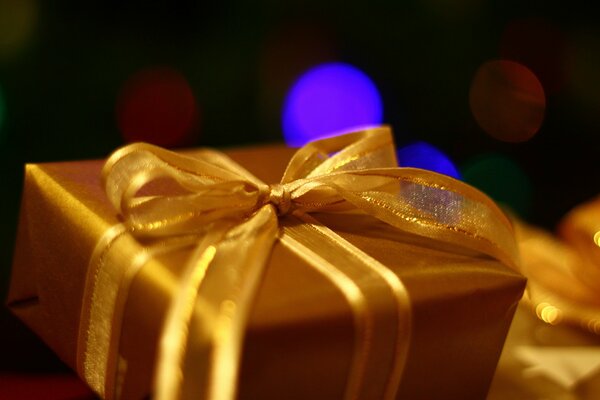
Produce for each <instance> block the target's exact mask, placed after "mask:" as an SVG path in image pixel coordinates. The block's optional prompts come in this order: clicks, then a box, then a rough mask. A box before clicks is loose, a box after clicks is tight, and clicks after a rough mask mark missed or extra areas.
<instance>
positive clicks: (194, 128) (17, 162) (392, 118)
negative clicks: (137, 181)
mask: <svg viewBox="0 0 600 400" xmlns="http://www.w3.org/2000/svg"><path fill="white" fill-rule="evenodd" d="M598 21H599V19H598V15H597V14H596V13H593V12H592V11H591V10H589V9H588V8H586V7H585V3H584V2H583V1H581V2H577V1H575V2H573V1H571V2H564V1H529V2H523V1H516V0H502V1H501V0H496V1H492V0H406V1H391V0H388V1H383V0H381V1H376V0H371V1H369V2H366V1H356V0H346V1H343V2H342V1H329V2H325V1H310V0H304V1H300V0H295V1H285V2H281V1H273V0H263V1H254V2H243V1H223V2H218V1H213V2H196V1H191V0H188V1H170V2H148V1H141V0H130V1H116V0H105V1H102V2H97V1H88V2H76V1H60V2H56V1H40V0H0V179H1V184H2V188H1V194H2V195H1V196H0V218H1V222H2V223H1V225H0V294H2V296H3V297H4V294H5V293H6V286H7V284H8V278H9V275H10V263H11V258H12V248H13V244H14V237H15V230H16V221H17V216H18V210H19V201H20V195H21V186H22V178H23V164H24V163H26V162H49V161H58V160H75V159H87V158H103V157H106V156H107V155H108V154H109V153H110V152H111V151H112V150H113V149H115V148H116V147H118V146H120V145H122V144H124V143H127V142H130V141H140V140H143V141H148V142H153V143H157V144H160V145H163V146H166V147H170V148H179V147H190V146H215V147H221V148H224V147H232V146H245V145H257V144H261V143H272V142H283V141H286V142H287V143H288V144H290V145H294V146H298V145H301V144H303V143H304V142H306V140H309V139H310V138H315V137H318V136H322V135H327V134H331V133H332V132H339V131H343V130H347V129H351V128H353V127H355V126H360V125H368V124H377V123H387V124H390V125H391V126H392V127H393V129H394V133H395V138H396V143H397V145H398V155H399V160H400V163H401V165H407V166H418V167H424V168H430V169H433V170H436V171H439V172H442V173H446V174H449V175H452V176H454V177H457V178H459V179H462V180H464V181H466V182H468V183H471V184H473V185H475V186H477V187H479V188H480V189H482V190H484V191H485V192H487V193H488V194H490V195H491V196H492V197H493V198H495V199H496V200H498V201H499V202H500V203H502V204H504V205H505V206H507V207H509V208H511V209H512V210H513V211H514V212H515V213H517V214H518V215H520V216H521V217H523V218H525V219H526V220H528V221H530V222H532V223H534V224H537V225H540V226H542V227H545V228H547V229H552V228H553V227H554V226H555V225H556V223H557V222H558V221H559V219H560V218H561V216H563V215H564V214H565V213H566V212H567V211H568V210H569V209H570V208H572V207H573V206H575V205H576V204H578V203H580V202H582V201H584V200H586V199H589V198H591V197H593V196H595V195H596V194H598V192H600V184H598V182H597V177H598V176H599V175H600V164H599V163H598V162H597V152H598V149H599V145H600V135H599V134H598V131H599V128H600V26H599V23H598ZM0 315H1V317H0V321H2V329H3V330H4V335H5V336H6V335H8V337H9V338H12V339H11V340H13V339H14V340H15V341H23V340H29V339H28V336H27V335H28V334H27V333H26V332H25V331H24V330H23V329H21V328H20V326H19V325H18V323H17V322H15V321H14V320H13V318H12V317H10V316H8V314H7V313H6V312H5V311H2V312H1V313H0ZM5 327H6V328H5ZM24 338H25V339H24ZM15 343H16V342H15ZM32 343H33V341H32ZM3 347H4V344H3ZM19 351H20V350H19ZM30 351H31V353H32V354H34V353H35V354H37V352H42V353H43V352H44V351H45V350H44V349H42V348H41V347H40V348H39V349H38V348H36V347H33V348H31V349H30ZM32 357H33V356H32ZM36 357H38V359H39V356H36ZM48 357H49V359H51V357H50V356H48ZM53 362H54V361H49V363H50V364H51V365H52V363H53ZM40 365H42V366H41V367H40V368H44V364H43V363H41V364H40ZM0 366H2V367H3V368H4V369H8V368H13V369H14V368H18V367H19V366H22V367H23V368H30V367H31V358H30V359H28V358H27V357H23V356H19V357H16V356H12V357H11V356H7V357H2V361H0Z"/></svg>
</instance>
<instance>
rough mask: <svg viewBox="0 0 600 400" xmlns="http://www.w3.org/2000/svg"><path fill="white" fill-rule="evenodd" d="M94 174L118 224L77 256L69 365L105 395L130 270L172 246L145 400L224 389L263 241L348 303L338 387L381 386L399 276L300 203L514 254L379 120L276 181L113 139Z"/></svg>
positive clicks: (484, 206)
mask: <svg viewBox="0 0 600 400" xmlns="http://www.w3.org/2000/svg"><path fill="white" fill-rule="evenodd" d="M103 179H104V183H105V189H106V193H107V195H108V198H109V200H110V202H111V203H112V205H113V206H114V207H115V209H116V210H117V211H118V213H119V214H120V215H121V221H122V223H121V224H116V225H112V226H110V227H107V228H104V232H103V234H102V235H101V238H100V240H98V241H97V244H96V248H95V250H94V252H93V255H92V257H91V259H90V261H89V268H88V271H87V281H86V283H85V287H84V290H83V306H82V308H81V316H80V323H79V338H78V341H77V368H78V371H79V372H80V374H81V375H82V376H83V377H84V378H85V379H86V381H87V382H88V383H89V384H90V385H91V386H92V388H94V390H95V391H96V392H97V393H98V394H100V395H101V396H103V397H105V398H119V397H120V394H121V389H122V387H123V380H124V379H126V377H127V376H128V375H127V368H128V365H127V362H126V357H123V355H122V354H120V349H122V346H121V344H120V343H119V341H120V338H121V331H122V330H123V329H126V328H127V320H128V318H127V315H126V314H127V307H126V305H127V303H128V301H130V299H128V294H129V293H130V291H131V290H135V285H136V276H137V275H139V274H140V271H142V270H143V269H148V268H152V264H153V263H154V262H155V260H156V259H157V258H158V259H159V258H160V257H164V256H167V257H173V254H177V253H178V252H179V251H180V250H182V249H185V251H186V252H187V253H188V254H191V256H186V259H185V260H184V261H185V262H183V263H182V264H181V268H182V271H181V274H180V278H179V279H176V280H173V279H171V280H169V279H164V282H170V283H169V285H171V286H172V287H170V288H169V289H168V291H170V292H172V293H174V294H175V295H174V297H173V299H172V300H171V301H170V305H169V306H168V311H167V316H166V322H165V325H164V328H163V331H162V333H161V334H160V335H159V336H160V341H161V343H160V350H159V355H158V361H157V363H156V365H157V367H156V371H155V389H154V396H155V397H156V398H159V399H171V398H175V399H177V398H207V399H232V398H235V396H236V382H237V380H238V369H239V364H240V357H241V351H242V347H241V346H242V344H243V336H244V332H245V327H246V325H247V323H248V318H249V314H250V312H251V306H252V304H253V302H254V299H255V298H256V295H257V290H258V287H259V284H260V282H261V279H262V277H263V275H264V273H265V271H264V269H265V266H266V265H267V260H268V259H269V257H270V253H271V248H272V246H273V245H274V244H275V243H276V242H277V243H278V245H280V246H283V247H285V248H286V249H288V250H289V251H290V252H291V253H293V254H296V255H297V256H298V257H299V258H301V259H303V260H304V261H305V262H306V263H307V264H308V265H310V266H311V267H313V268H314V269H315V270H316V271H317V272H318V273H319V274H321V275H323V276H324V277H325V278H326V279H327V280H329V281H330V282H331V284H332V285H333V286H335V287H336V288H337V290H339V292H340V293H341V294H342V296H343V298H344V299H345V301H346V302H347V303H348V304H349V306H350V309H351V311H352V321H353V322H352V324H353V329H354V346H353V355H352V359H351V362H350V367H349V370H348V376H347V381H346V385H345V386H346V387H345V390H344V397H345V398H348V399H350V398H374V396H376V397H383V398H387V399H393V398H396V395H397V391H398V387H399V385H400V381H401V378H402V374H403V368H404V366H405V361H406V358H407V352H408V346H409V343H410V340H411V330H412V322H411V318H412V316H411V312H412V311H411V304H410V299H409V297H408V293H407V291H406V288H405V285H404V283H403V282H402V281H401V280H400V279H399V278H398V275H397V274H395V273H392V272H391V271H390V270H389V268H387V267H386V266H385V265H383V264H382V263H381V262H379V261H377V260H376V259H374V258H372V257H371V256H369V255H368V254H366V253H365V252H363V251H361V250H360V249H359V248H357V247H355V246H354V245H353V244H351V243H350V242H348V241H347V240H345V239H344V238H343V237H342V236H340V235H338V234H337V233H335V232H334V231H332V230H331V229H329V228H327V227H326V226H325V225H324V224H322V223H321V222H320V221H319V220H318V219H315V218H314V217H313V216H311V214H313V213H318V215H339V216H341V217H342V218H341V220H343V219H344V218H347V219H348V221H351V220H353V219H354V218H357V217H361V216H365V217H368V218H375V219H376V220H379V221H380V222H381V223H383V224H385V225H386V226H387V227H388V228H386V229H384V230H389V231H390V232H392V233H391V234H390V235H397V236H398V237H404V238H406V237H407V236H408V237H411V236H412V237H415V238H417V239H416V240H420V241H426V242H427V241H428V242H429V243H430V246H433V247H437V248H440V249H443V250H444V251H451V252H455V253H456V254H463V255H464V254H471V255H475V256H476V255H479V257H489V258H492V259H495V260H499V261H500V262H501V263H503V264H504V265H506V266H509V267H512V268H515V267H516V265H517V255H516V247H515V243H514V238H513V232H512V226H511V224H510V222H509V221H508V219H507V218H506V217H505V216H504V214H503V213H502V212H501V211H500V210H499V209H498V208H497V207H496V206H495V204H494V203H493V202H492V201H491V200H489V199H488V198H487V197H486V196H484V195H482V194H481V193H480V192H478V191H476V190H475V189H473V188H471V187H469V186H468V185H465V184H462V183H461V182H458V181H456V180H453V179H451V178H448V177H446V176H442V175H438V174H435V173H432V172H427V171H423V170H417V169H410V168H398V167H397V166H396V160H395V151H394V145H393V142H392V136H391V132H390V131H389V129H388V128H387V127H380V128H374V129H369V130H365V131H361V132H356V133H353V134H349V135H344V136H339V137H335V138H331V139H324V140H320V141H317V142H313V143H310V144H308V145H307V146H305V147H303V148H301V149H299V150H298V151H297V152H296V154H295V155H294V156H293V157H292V159H291V160H290V161H289V163H288V166H287V169H286V171H285V173H284V175H283V178H282V180H281V181H280V183H276V184H273V183H271V184H267V183H265V182H262V181H260V180H259V179H258V178H256V177H254V176H253V175H252V174H251V173H250V172H248V171H246V170H245V169H244V168H243V167H241V166H240V165H238V164H237V163H235V162H233V161H232V160H231V159H229V158H228V157H227V156H225V155H224V154H222V153H219V152H216V151H212V150H202V151H200V152H197V153H195V155H194V157H188V156H184V155H181V154H177V153H172V152H169V151H166V150H164V149H161V148H158V147H155V146H151V145H147V144H134V145H130V146H126V147H124V148H122V149H120V150H118V151H116V152H115V153H114V154H113V155H112V156H111V157H110V158H109V160H108V161H107V163H106V164H105V166H104V170H103ZM165 188H167V189H165ZM344 216H346V217H344ZM319 218H320V217H319ZM338 221H339V220H338ZM348 223H349V224H350V222H348ZM124 249H125V250H124ZM123 253H126V256H124V254H123ZM165 284H166V283H165ZM381 308H384V309H389V310H395V311H394V312H392V313H389V314H384V315H382V313H380V312H378V310H380V309H381ZM511 315H512V314H511Z"/></svg>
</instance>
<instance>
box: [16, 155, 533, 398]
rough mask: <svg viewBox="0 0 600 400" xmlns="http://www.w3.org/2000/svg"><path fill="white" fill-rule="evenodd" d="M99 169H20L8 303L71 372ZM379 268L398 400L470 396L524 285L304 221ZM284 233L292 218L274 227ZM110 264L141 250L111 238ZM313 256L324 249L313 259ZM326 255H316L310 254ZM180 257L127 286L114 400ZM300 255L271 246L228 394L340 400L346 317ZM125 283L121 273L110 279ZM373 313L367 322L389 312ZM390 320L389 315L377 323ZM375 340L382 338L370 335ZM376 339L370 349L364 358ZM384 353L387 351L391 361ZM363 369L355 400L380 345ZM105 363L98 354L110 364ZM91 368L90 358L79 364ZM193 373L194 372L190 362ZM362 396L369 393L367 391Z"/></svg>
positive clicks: (135, 368) (268, 178) (457, 257)
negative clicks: (400, 347)
mask: <svg viewBox="0 0 600 400" xmlns="http://www.w3.org/2000/svg"><path fill="white" fill-rule="evenodd" d="M228 155H229V156H230V157H231V158H232V159H233V160H234V161H236V162H238V163H239V164H241V165H243V166H244V167H246V168H248V169H249V170H250V171H251V172H252V173H253V174H254V175H255V176H257V177H258V178H260V179H261V180H262V181H264V182H277V181H278V180H279V177H280V176H281V175H282V174H283V171H284V168H285V166H286V164H287V162H288V160H289V159H290V156H291V155H292V150H289V149H285V148H283V147H279V146H276V147H263V148H257V149H244V150H234V151H230V152H228ZM101 167H102V162H99V161H85V162H77V163H55V164H40V165H29V166H28V167H27V173H26V182H25V190H24V196H23V204H22V213H21V221H20V227H19V233H18V240H17V249H16V253H15V260H14V273H13V278H12V284H11V291H10V295H9V305H10V306H11V308H12V309H13V310H14V312H15V313H16V314H17V315H19V316H20V317H21V318H22V319H23V320H24V321H25V322H26V323H27V324H29V325H30V326H31V327H32V329H34V330H35V331H36V332H38V334H40V336H42V337H43V338H44V340H45V341H46V342H47V343H48V344H49V345H50V346H51V347H52V348H53V349H54V350H55V351H56V352H57V353H58V354H59V356H61V358H62V359H63V360H65V361H66V362H67V363H68V364H69V365H71V366H73V367H74V368H76V369H77V370H78V372H79V373H80V374H81V375H83V376H85V373H84V371H83V369H84V368H85V367H82V365H81V362H80V360H78V356H77V347H78V345H79V346H81V337H80V332H79V331H78V329H79V324H80V316H81V315H82V312H81V311H82V307H85V303H86V302H89V301H90V299H89V298H84V291H85V286H86V280H88V279H90V278H89V273H88V271H87V267H88V263H89V260H90V259H91V258H92V255H93V254H94V251H95V249H97V248H98V246H99V244H98V243H99V242H102V240H107V239H106V238H107V237H109V236H110V235H108V236H107V232H110V230H111V229H113V230H114V229H115V228H114V227H115V226H117V225H118V223H119V221H118V220H117V217H116V214H115V211H114V209H113V208H112V207H111V205H110V204H109V203H108V201H107V200H106V198H105V195H104V193H103V191H102V187H101V185H100V182H99V176H100V169H101ZM313 217H314V218H316V219H317V220H318V221H320V223H323V224H324V225H326V226H328V227H330V228H332V229H333V230H334V231H335V232H336V233H337V234H338V235H340V236H341V237H342V238H344V239H346V240H347V241H348V242H349V243H351V244H352V245H354V246H356V248H358V249H360V250H362V252H364V253H365V254H367V255H369V256H370V257H372V258H373V259H374V262H375V261H377V262H379V263H381V264H383V265H385V266H387V267H388V268H389V269H390V270H391V271H392V272H393V273H394V275H395V276H397V277H399V278H400V281H401V282H402V284H403V285H404V287H405V288H406V290H407V292H408V295H409V298H410V305H411V314H412V316H411V327H410V341H409V342H408V345H409V351H408V354H407V358H406V362H405V365H404V373H403V377H402V381H401V383H400V386H399V389H398V392H397V397H398V398H449V397H455V398H482V397H484V396H485V393H486V391H487V387H488V385H489V382H490V379H491V376H492V374H493V371H494V368H495V363H496V361H497V359H498V356H499V352H500V350H501V347H502V343H503V340H504V336H505V334H506V331H507V329H508V326H509V324H510V320H511V317H512V313H513V312H514V307H515V306H516V302H517V301H518V299H519V297H520V295H521V292H522V290H523V286H524V280H523V278H522V277H521V276H520V275H519V274H518V273H516V272H514V271H513V270H511V269H509V268H507V266H506V265H504V264H503V263H501V262H498V261H494V260H492V259H491V258H490V257H487V256H483V255H481V254H478V253H475V252H473V251H469V250H466V249H458V250H457V249H455V248H453V247H451V246H448V245H447V244H446V245H443V244H441V243H439V242H433V241H432V240H430V239H426V238H420V237H417V236H414V235H404V236H403V235H401V234H399V233H398V232H397V231H395V230H393V229H392V228H390V227H389V226H388V225H385V224H383V223H382V222H378V221H376V220H374V219H373V218H369V217H366V216H364V215H342V216H340V215H335V214H315V215H313ZM286 224H291V226H292V227H293V225H294V224H297V221H296V222H295V221H294V220H293V219H288V220H287V222H285V221H284V222H283V223H282V226H283V229H286V228H285V227H286ZM114 237H115V238H118V239H117V240H118V242H115V243H116V244H115V246H116V247H117V249H116V251H115V250H112V252H111V257H117V258H118V259H122V260H123V265H134V264H135V263H136V261H135V258H136V257H139V255H140V254H144V253H143V251H142V250H141V249H140V246H141V245H140V243H139V242H137V241H135V240H134V239H133V238H132V237H131V236H129V235H127V234H120V233H119V232H117V231H115V235H114ZM325 253H326V251H325ZM323 255H326V254H323ZM189 257H190V250H189V248H182V249H181V250H176V251H172V250H171V251H169V252H168V253H164V254H161V253H160V252H156V253H154V254H152V255H151V256H149V257H148V259H147V260H143V261H140V263H141V264H144V267H143V268H140V269H139V272H138V273H137V275H135V278H134V279H133V280H132V281H131V283H130V287H129V291H128V292H129V294H128V296H127V299H126V304H125V305H124V311H123V316H122V322H121V321H114V323H115V324H119V325H121V334H120V337H119V339H120V340H119V343H118V347H119V351H118V353H117V354H118V360H114V361H115V365H117V369H118V371H117V373H116V378H115V379H116V380H118V381H119V382H118V384H116V386H118V387H119V388H120V389H119V394H120V395H121V397H122V398H141V397H143V396H145V395H147V394H149V393H150V392H151V387H152V379H153V377H152V375H153V373H154V369H153V365H154V364H155V361H156V357H157V343H158V342H159V340H160V338H159V333H160V332H161V330H162V325H163V321H164V317H165V313H166V310H167V308H168V306H169V303H170V301H171V297H172V295H173V294H174V291H175V290H177V287H178V279H179V277H180V276H181V275H182V274H183V273H184V271H183V267H184V266H185V264H186V263H187V261H186V260H187V259H188V258H189ZM307 264H308V263H307V261H306V255H305V254H302V253H301V252H298V251H296V252H294V251H292V250H290V247H289V246H284V245H282V244H281V243H279V242H275V244H274V246H273V249H272V253H271V255H270V258H269V260H268V265H267V268H266V272H265V276H264V277H263V279H262V283H261V285H260V291H259V293H258V297H257V299H256V301H255V302H254V304H253V307H252V311H251V314H250V318H249V322H248V327H247V333H246V339H245V344H244V347H243V356H242V363H241V374H240V379H239V390H238V397H239V398H323V399H331V398H343V397H344V395H345V393H346V385H347V378H348V374H349V370H350V369H351V366H352V363H353V355H354V354H355V350H356V349H355V344H356V340H355V336H356V335H357V334H358V333H357V332H356V330H355V324H354V323H353V316H354V314H353V310H352V309H351V307H350V306H349V304H348V301H347V298H345V297H344V295H343V293H341V292H340V290H339V287H336V286H335V285H334V284H332V281H331V280H329V279H326V278H325V277H324V276H323V274H322V273H319V271H318V270H316V269H315V268H310V267H308V266H307ZM123 273H125V272H123ZM387 307H389V305H386V303H382V305H381V306H380V308H379V309H378V311H377V314H380V315H382V316H383V317H384V318H383V319H382V321H385V316H386V315H387V314H390V313H394V312H396V310H390V309H389V308H387ZM390 315H391V314H390ZM379 335H380V337H379V339H380V340H381V343H387V342H389V338H385V336H386V335H396V333H394V332H391V331H390V330H389V329H387V330H386V329H383V330H379ZM377 345H378V343H373V344H372V346H373V347H374V348H376V347H377ZM390 352H393V351H390ZM376 354H380V355H381V356H379V358H378V359H376V360H374V361H372V362H371V363H370V364H369V365H370V368H369V369H368V370H367V371H364V374H365V381H366V382H367V384H366V385H365V388H364V389H363V392H361V393H362V394H361V398H383V393H381V392H373V391H372V390H379V389H375V388H381V387H382V386H384V385H382V384H381V383H377V381H378V380H381V379H385V377H382V375H385V374H386V373H387V372H386V373H381V372H382V371H389V370H390V365H388V364H389V362H390V361H389V360H390V358H389V356H388V358H387V360H388V361H386V357H385V354H386V349H385V348H382V349H378V350H376ZM109 356H110V355H109ZM92 361H93V360H92ZM198 368H203V367H202V366H198ZM370 388H373V389H371V391H369V389H370Z"/></svg>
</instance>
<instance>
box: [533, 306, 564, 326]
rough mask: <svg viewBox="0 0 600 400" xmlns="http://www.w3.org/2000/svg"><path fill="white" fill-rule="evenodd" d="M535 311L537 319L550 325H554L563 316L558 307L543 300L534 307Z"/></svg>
mask: <svg viewBox="0 0 600 400" xmlns="http://www.w3.org/2000/svg"><path fill="white" fill-rule="evenodd" d="M535 313H536V314H537V316H538V318H539V319H541V320H542V321H544V322H546V323H548V324H550V325H556V324H558V323H560V322H561V321H562V317H563V313H562V311H561V310H560V309H559V308H557V307H555V306H553V305H552V304H550V303H545V302H544V303H540V304H538V305H537V307H536V308H535Z"/></svg>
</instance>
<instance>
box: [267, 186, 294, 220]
mask: <svg viewBox="0 0 600 400" xmlns="http://www.w3.org/2000/svg"><path fill="white" fill-rule="evenodd" d="M264 204H272V205H273V206H274V207H275V209H276V210H277V215H279V216H283V215H286V214H288V213H290V212H291V211H293V209H294V207H293V205H294V204H293V202H292V195H291V193H290V191H289V190H288V188H287V186H286V185H285V184H281V183H274V184H272V185H268V186H266V187H264V188H263V189H261V193H260V194H259V205H264Z"/></svg>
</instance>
